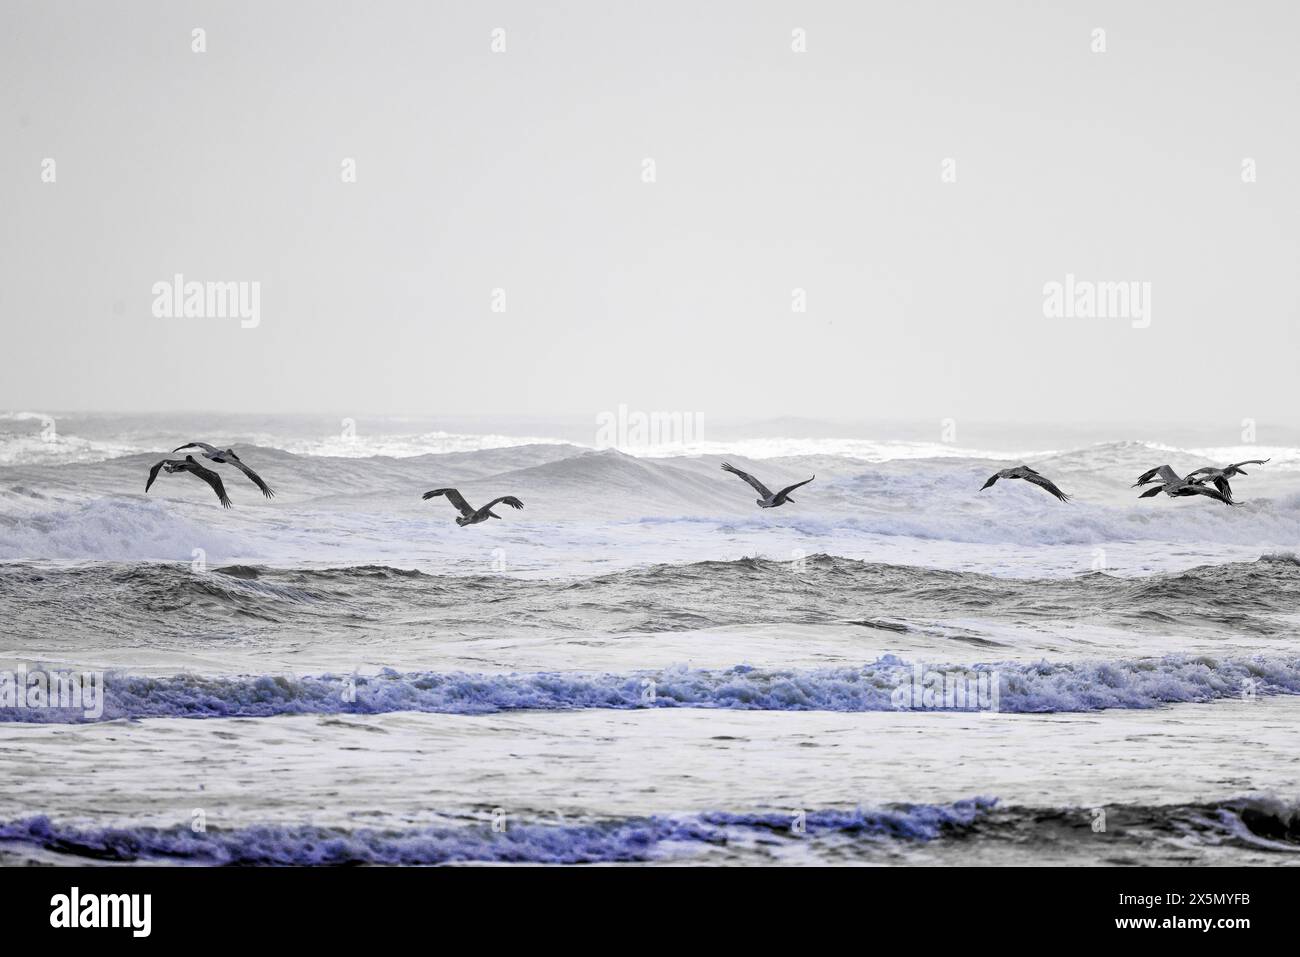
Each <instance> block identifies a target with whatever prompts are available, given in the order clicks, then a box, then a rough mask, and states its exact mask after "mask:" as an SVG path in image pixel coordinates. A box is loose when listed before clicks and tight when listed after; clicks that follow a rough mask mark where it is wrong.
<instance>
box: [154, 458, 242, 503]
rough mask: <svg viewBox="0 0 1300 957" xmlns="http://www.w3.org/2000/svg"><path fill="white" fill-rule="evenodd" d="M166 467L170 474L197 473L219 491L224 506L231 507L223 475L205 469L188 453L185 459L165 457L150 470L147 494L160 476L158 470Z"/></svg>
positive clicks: (213, 488)
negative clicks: (223, 482) (222, 480)
mask: <svg viewBox="0 0 1300 957" xmlns="http://www.w3.org/2000/svg"><path fill="white" fill-rule="evenodd" d="M159 469H166V470H167V474H168V475H175V474H176V473H177V472H189V473H191V474H193V475H197V476H198V477H199V478H201V479H203V481H205V482H207V483H208V484H209V485H211V486H212V491H214V492H216V493H217V498H218V499H220V500H221V507H222V508H230V497H229V496H228V495H226V487H225V486H224V485H222V484H221V476H220V475H218V474H217V473H216V472H214V471H212V469H205V468H204V467H203V466H202V465H200V464H199V463H198V462H196V461H194V456H192V455H187V456H185V458H184V459H163V460H162V461H161V462H159V463H158V464H157V465H155V466H154V467H153V468H151V469H150V470H149V481H147V482H145V483H144V490H145V494H148V492H149V489H150V487H151V486H152V485H153V483H154V479H156V478H157V477H158V470H159Z"/></svg>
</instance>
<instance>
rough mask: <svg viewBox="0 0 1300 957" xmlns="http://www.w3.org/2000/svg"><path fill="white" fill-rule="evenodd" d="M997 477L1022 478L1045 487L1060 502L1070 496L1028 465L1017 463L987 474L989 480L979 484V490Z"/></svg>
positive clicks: (983, 488)
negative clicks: (1010, 467) (1008, 467)
mask: <svg viewBox="0 0 1300 957" xmlns="http://www.w3.org/2000/svg"><path fill="white" fill-rule="evenodd" d="M998 479H1024V480H1025V481H1026V482H1032V483H1033V484H1035V485H1037V486H1038V487H1039V488H1045V489H1047V491H1049V492H1051V493H1052V494H1053V495H1055V496H1056V497H1057V498H1059V499H1060V500H1061V501H1062V502H1068V501H1069V500H1070V496H1068V495H1066V494H1065V493H1064V492H1062V491H1061V490H1060V489H1059V488H1057V487H1056V486H1055V485H1053V484H1052V482H1051V481H1050V480H1049V479H1045V478H1043V477H1042V476H1041V475H1039V474H1038V473H1037V472H1035V471H1034V470H1033V469H1031V468H1030V467H1029V466H1028V465H1017V466H1016V467H1015V468H1013V469H1003V470H1002V471H1001V472H995V473H994V474H993V475H990V476H989V480H988V481H987V482H985V483H984V484H983V485H981V486H980V491H981V492H982V491H984V490H985V489H986V488H988V487H989V486H990V485H992V484H993V483H994V482H996V481H997V480H998Z"/></svg>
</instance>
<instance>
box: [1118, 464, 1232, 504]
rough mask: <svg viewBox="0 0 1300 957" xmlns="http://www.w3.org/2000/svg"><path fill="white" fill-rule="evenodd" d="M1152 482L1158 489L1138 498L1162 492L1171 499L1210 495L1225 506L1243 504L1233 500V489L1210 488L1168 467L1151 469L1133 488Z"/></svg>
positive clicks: (1141, 476) (1200, 480)
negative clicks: (1225, 490) (1226, 490)
mask: <svg viewBox="0 0 1300 957" xmlns="http://www.w3.org/2000/svg"><path fill="white" fill-rule="evenodd" d="M1243 464H1245V463H1243ZM1156 476H1159V478H1156ZM1150 482H1156V483H1157V485H1156V487H1155V488H1151V489H1147V490H1146V491H1145V492H1143V493H1142V494H1141V495H1139V496H1138V498H1151V497H1152V496H1153V495H1159V494H1160V493H1161V492H1164V493H1165V494H1166V495H1168V496H1169V497H1170V498H1181V497H1183V496H1187V495H1208V496H1209V497H1210V498H1212V499H1214V500H1215V501H1217V502H1222V503H1223V504H1224V505H1240V504H1241V503H1240V502H1234V501H1233V500H1232V494H1231V489H1229V490H1228V492H1226V493H1225V492H1224V491H1223V490H1222V489H1219V488H1210V487H1209V486H1208V485H1206V484H1205V479H1201V478H1194V477H1193V476H1191V475H1188V476H1183V477H1180V476H1179V474H1178V473H1177V472H1175V471H1174V470H1173V469H1171V468H1170V467H1169V466H1168V465H1159V466H1156V467H1155V468H1153V469H1151V470H1150V471H1149V472H1143V473H1142V474H1141V475H1140V476H1139V477H1138V480H1137V485H1134V486H1133V487H1134V488H1137V487H1138V486H1139V485H1146V484H1148V483H1150Z"/></svg>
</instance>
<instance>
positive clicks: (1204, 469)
mask: <svg viewBox="0 0 1300 957" xmlns="http://www.w3.org/2000/svg"><path fill="white" fill-rule="evenodd" d="M1218 471H1219V469H1216V468H1215V467H1214V466H1213V465H1202V466H1201V467H1200V468H1199V469H1193V470H1192V471H1190V472H1188V473H1187V475H1186V476H1185V477H1186V478H1191V477H1192V476H1193V475H1208V474H1210V473H1211V472H1218Z"/></svg>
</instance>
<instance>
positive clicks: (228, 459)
mask: <svg viewBox="0 0 1300 957" xmlns="http://www.w3.org/2000/svg"><path fill="white" fill-rule="evenodd" d="M185 449H199V450H200V451H201V454H202V455H203V457H204V458H205V459H209V460H210V461H213V462H217V463H219V464H221V465H233V466H234V467H235V468H237V469H239V470H240V471H241V472H243V473H244V474H245V475H246V476H248V478H249V479H250V480H251V481H252V483H253V484H254V485H256V486H257V487H258V488H259V489H261V490H262V494H263V495H265V496H266V497H267V498H271V497H272V496H274V495H275V492H273V491H272V490H271V487H270V486H269V485H267V484H266V483H265V482H264V481H262V477H261V476H260V475H258V474H257V473H256V472H254V471H253V470H252V469H250V468H249V467H248V466H247V465H245V464H244V463H243V462H242V461H241V460H240V458H239V456H238V455H236V454H235V451H234V449H226V450H225V451H222V450H221V449H219V448H217V447H216V446H215V445H209V444H208V443H206V442H188V443H186V444H185V445H182V446H179V447H177V448H175V449H172V453H173V454H175V453H176V452H183V451H184V450H185ZM1268 461H1269V460H1268V459H1248V460H1247V461H1245V462H1235V463H1233V464H1232V465H1227V466H1224V467H1223V468H1215V467H1214V466H1212V465H1206V466H1203V467H1202V468H1199V469H1196V470H1194V471H1192V472H1188V473H1187V474H1186V475H1182V476H1180V475H1179V474H1178V473H1177V472H1175V471H1174V470H1173V469H1171V468H1170V467H1169V466H1168V465H1157V466H1156V467H1155V468H1153V469H1150V470H1149V471H1146V472H1143V473H1142V474H1141V475H1139V476H1138V480H1137V482H1136V483H1134V485H1133V488H1140V487H1142V486H1144V485H1152V484H1153V483H1154V485H1155V487H1154V488H1151V489H1149V490H1147V491H1145V492H1143V493H1142V494H1141V495H1139V496H1138V498H1151V497H1152V496H1154V495H1159V494H1160V493H1161V492H1164V493H1165V494H1166V495H1168V496H1169V497H1171V498H1177V497H1181V496H1187V495H1205V496H1207V497H1209V498H1212V499H1214V500H1215V501H1217V502H1223V503H1224V504H1225V505H1240V504H1241V503H1240V502H1236V501H1233V498H1232V486H1231V485H1230V484H1229V482H1228V480H1229V479H1231V478H1235V477H1236V476H1238V475H1249V474H1250V473H1249V472H1247V471H1246V470H1245V469H1243V468H1242V466H1243V465H1263V464H1265V463H1266V462H1268ZM722 470H723V471H724V472H730V473H731V474H732V475H737V476H739V477H740V478H742V479H744V480H745V481H746V482H748V483H749V484H750V486H751V487H752V488H753V489H754V491H755V492H757V493H758V494H759V498H758V499H756V502H757V504H758V507H759V508H779V507H780V506H782V505H784V504H785V503H786V502H793V501H794V499H793V498H791V497H790V493H791V492H793V491H794V490H795V489H797V488H800V487H801V486H804V485H807V484H808V483H809V482H811V481H812V480H813V479H815V478H816V477H817V476H816V475H814V476H813V477H812V478H806V479H804V480H803V481H802V482H795V483H794V484H793V485H787V486H786V487H785V488H783V489H781V490H780V491H778V492H773V491H772V490H771V489H770V488H768V487H767V486H766V485H764V484H763V483H762V482H760V481H759V480H758V479H756V478H755V477H754V476H752V475H750V474H749V473H748V472H742V471H741V470H740V469H738V468H736V467H735V466H734V465H731V464H730V463H728V462H723V463H722ZM160 471H163V472H166V473H167V474H168V475H175V474H177V473H178V472H188V473H190V474H191V475H194V476H196V477H198V478H200V479H202V480H203V481H204V482H207V483H208V485H210V486H211V487H212V490H213V491H214V492H216V493H217V499H218V501H220V502H221V504H222V506H223V507H224V508H230V505H231V502H230V496H228V495H227V494H226V487H225V485H224V484H223V483H222V481H221V476H220V475H218V474H217V473H216V472H215V471H213V470H212V469H210V468H207V467H206V466H204V465H203V464H201V463H200V462H199V461H198V460H196V459H195V458H194V456H193V455H187V456H185V458H183V459H163V460H162V461H161V462H158V463H156V464H155V465H154V466H153V467H152V468H151V469H149V480H148V481H147V482H145V486H144V490H145V492H146V493H147V492H148V491H149V489H150V488H152V487H153V483H154V481H155V480H156V479H157V478H158V473H159V472H160ZM998 479H1023V480H1024V481H1026V482H1029V483H1030V484H1032V485H1037V486H1038V487H1039V488H1041V489H1045V490H1046V491H1047V492H1049V493H1051V494H1052V495H1054V496H1056V497H1057V498H1058V499H1060V500H1061V501H1062V502H1068V501H1070V496H1068V495H1066V494H1065V493H1064V492H1062V491H1061V490H1060V489H1059V488H1057V487H1056V483H1054V482H1053V481H1052V480H1051V479H1049V478H1046V477H1045V476H1043V475H1042V474H1040V473H1039V472H1037V471H1035V470H1034V469H1031V468H1030V467H1029V466H1028V465H1017V466H1015V467H1014V468H1009V469H1003V470H1002V471H1000V472H995V473H994V474H993V475H991V476H989V480H988V481H987V482H985V483H984V484H983V485H982V486H980V491H981V492H982V491H984V489H986V488H988V487H989V486H991V485H993V484H994V483H995V482H997V480H998ZM440 496H441V497H445V498H446V499H447V501H448V502H450V503H451V504H452V506H453V507H454V508H455V509H456V510H457V511H458V512H460V514H459V515H457V516H456V524H457V525H459V526H461V527H462V528H464V527H465V526H466V525H477V524H478V523H479V522H486V521H487V520H488V519H489V518H500V517H501V516H500V515H498V514H496V512H494V511H492V509H493V507H494V506H497V505H509V506H510V507H511V508H515V509H521V508H523V507H524V503H523V502H521V501H520V500H519V499H517V498H515V496H513V495H502V496H501V497H500V498H494V499H493V500H492V501H490V502H488V503H487V504H486V505H484V506H481V507H480V508H475V507H474V506H472V505H470V504H469V502H467V501H465V496H464V495H461V494H460V492H459V491H458V490H457V489H454V488H435V489H432V490H430V491H428V492H425V493H424V495H423V496H421V497H422V498H424V499H426V500H428V499H431V498H437V497H440Z"/></svg>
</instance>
